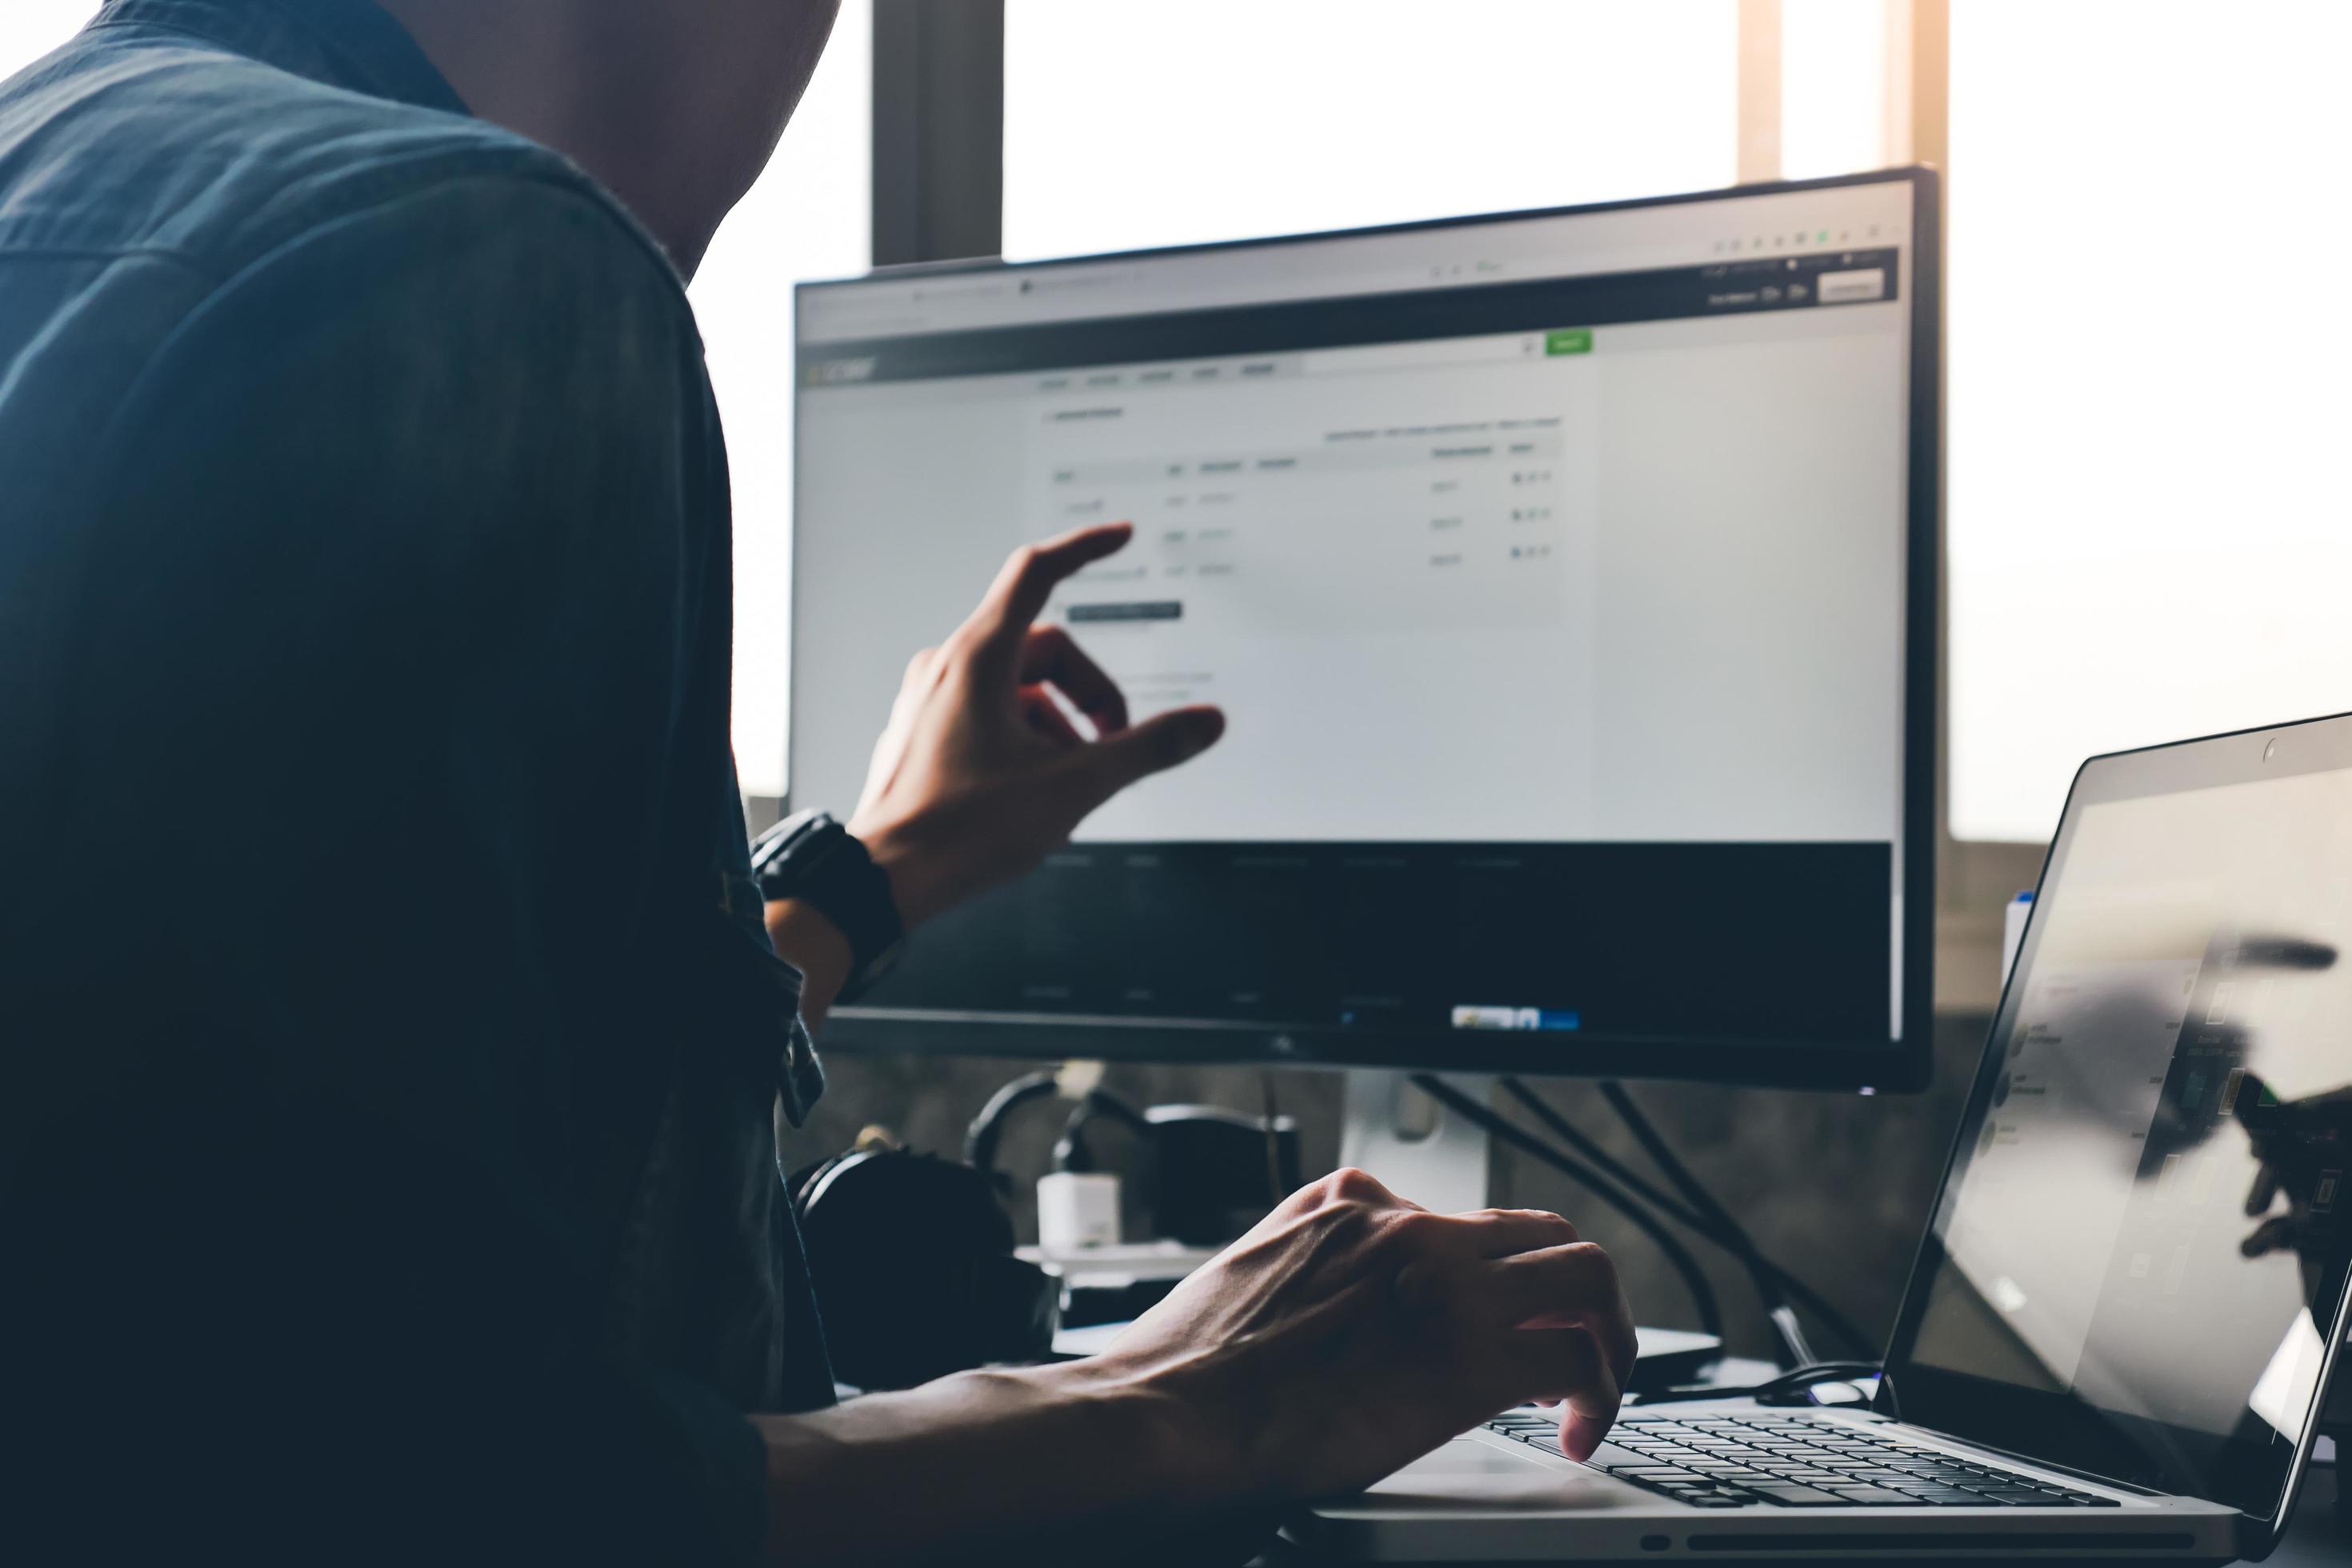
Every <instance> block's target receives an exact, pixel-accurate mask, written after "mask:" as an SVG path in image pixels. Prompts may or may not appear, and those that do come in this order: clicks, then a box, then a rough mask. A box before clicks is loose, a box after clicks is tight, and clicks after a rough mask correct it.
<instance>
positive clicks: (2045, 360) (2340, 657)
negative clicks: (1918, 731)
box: [1948, 0, 2352, 839]
mask: <svg viewBox="0 0 2352 1568" xmlns="http://www.w3.org/2000/svg"><path fill="white" fill-rule="evenodd" d="M2347 52H2352V8H2347V7H2344V6H2340V5H2275V6H2270V5H2225V4H2221V3H2218V0H2200V3H2197V4H2183V5H2168V6H2162V7H2158V6H2150V5H2144V4H2139V3H2137V0H2074V3H2073V4H2070V5H2032V6H2003V5H1954V6H1952V7H1951V56H1950V71H1951V166H1952V178H1951V184H1950V189H1949V198H1948V199H1949V205H1950V219H1951V221H1950V239H1949V244H1948V253H1949V257H1950V267H1949V275H1948V276H1949V292H1948V300H1949V309H1950V314H1949V356H1950V357H1949V376H1950V404H1949V409H1950V448H1949V449H1950V472H1949V480H1950V496H1949V508H1948V535H1949V552H1950V561H1951V579H1950V592H1951V618H1950V627H1951V630H1950V650H1951V651H1950V669H1951V708H1950V735H1951V752H1950V755H1951V763H1950V767H1951V827H1952V831H1953V834H1954V836H1955V837H1959V838H1963V839H2040V838H2046V837H2048V836H2049V834H2050V832H2051V831H2052V829H2053V827H2054V826H2055V825H2056V823H2057V820H2058V814H2059V808H2060V805H2062V803H2063V800H2064V796H2065V792H2066V786H2067V781H2068V779H2069V778H2070V777H2071V776H2072V775H2073V773H2074V768H2075V766H2076V765H2077V764H2078V763H2080V762H2081V761H2082V760H2083V758H2084V757H2085V756H2087V755H2090V754H2091V753H2093V752H2101V751H2107V750H2113V749H2115V748H2117V747H2125V746H2135V745H2141V744H2146V743H2148V742H2159V741H2167V740H2174V739H2179V738H2181V737H2184V736H2189V735H2195V734H2200V733H2209V732H2212V731H2223V730H2234V729H2242V728H2246V727H2249V726H2252V725H2258V724H2265V723H2273V722H2276V721H2284V720H2289V719H2296V718H2308V717H2312V716H2315V715H2317V714H2322V713H2330V712H2336V711H2341V710H2346V709H2352V617H2347V616H2346V614H2345V611H2344V595H2345V588H2346V584H2347V583H2352V507H2347V501H2346V499H2345V495H2346V491H2345V485H2344V478H2343V472H2342V463H2341V456H2340V455H2341V452H2342V449H2343V445H2342V444H2343V440H2344V431H2345V429H2346V427H2347V423H2352V393H2347V387H2346V384H2345V382H2344V379H2343V376H2342V375H2341V374H2340V373H2339V370H2338V367H2337V366H2336V363H2335V357H2336V347H2337V342H2338V341H2339V340H2340V339H2341V337H2342V336H2343V333H2344V330H2345V325H2346V321H2345V307H2344V305H2343V303H2342V300H2341V298H2340V295H2339V292H2338V290H2337V289H2336V285H2335V281H2334V268H2335V266H2336V259H2337V258H2339V257H2341V256H2342V255H2343V254H2345V252H2346V250H2347V243H2352V221H2347V216H2346V211H2345V204H2344V202H2343V199H2342V195H2341V185H2342V177H2341V176H2342V167H2341V165H2342V162H2343V158H2344V154H2345V153H2346V151H2347V134H2346V132H2347V110H2346V109H2345V100H2344V97H2343V93H2342V89H2341V83H2340V81H2339V77H2340V75H2341V62H2342V61H2343V60H2344V58H2346V56H2347Z"/></svg>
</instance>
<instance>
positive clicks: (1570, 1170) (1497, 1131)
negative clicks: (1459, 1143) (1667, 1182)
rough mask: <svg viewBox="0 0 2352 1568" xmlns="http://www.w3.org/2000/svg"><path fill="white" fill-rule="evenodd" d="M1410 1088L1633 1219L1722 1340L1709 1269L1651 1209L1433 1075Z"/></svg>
mask: <svg viewBox="0 0 2352 1568" xmlns="http://www.w3.org/2000/svg"><path fill="white" fill-rule="evenodd" d="M1412 1083H1413V1087H1414V1088H1416V1089H1420V1090H1421V1091H1422V1092H1423V1093H1424V1094H1426V1095H1428V1096H1429V1097H1430V1098H1431V1099H1432V1100H1436V1101H1437V1102H1438V1103H1439V1104H1440V1105H1443V1106H1444V1107H1446V1108H1447V1109H1448V1110H1454V1111H1455V1112H1457V1113H1458V1114H1460V1115H1462V1116H1463V1117H1465V1118H1466V1119H1467V1120H1469V1121H1474V1122H1476V1123H1477V1124H1478V1125H1480V1126H1482V1127H1484V1128H1485V1129H1486V1131H1487V1132H1488V1134H1489V1135H1491V1136H1493V1137H1496V1138H1500V1139H1501V1140H1503V1141H1504V1142H1507V1143H1508V1144H1510V1145H1511V1146H1512V1147H1513V1148H1516V1149H1517V1150H1519V1151H1521V1152H1524V1153H1526V1154H1528V1155H1530V1156H1532V1157H1533V1158H1535V1159H1538V1160H1540V1161H1542V1162H1543V1163H1545V1164H1548V1165H1549V1166H1551V1167H1552V1168H1553V1169H1554V1170H1556V1171H1559V1173H1561V1174H1562V1175H1564V1176H1566V1177H1568V1179H1569V1180H1570V1181H1572V1182H1574V1183H1576V1184H1578V1185H1579V1186H1580V1187H1582V1188H1584V1189H1585V1191H1587V1192H1589V1193H1591V1194H1592V1195H1593V1196H1594V1197H1596V1198H1599V1199H1600V1200H1601V1202H1602V1203H1604V1204H1606V1205H1609V1206H1610V1207H1611V1208H1612V1209H1615V1210H1616V1211H1617V1212H1618V1213H1619V1214H1622V1215H1624V1216H1625V1217H1626V1218H1627V1219H1628V1220H1631V1221H1632V1222H1633V1226H1634V1227H1635V1228H1636V1229H1638V1230H1640V1231H1641V1232H1642V1234H1643V1236H1646V1237H1649V1238H1650V1242H1651V1245H1653V1246H1654V1247H1656V1248H1657V1249H1658V1252H1659V1255H1660V1256H1661V1257H1663V1258H1665V1260H1666V1261H1667V1262H1668V1263H1670V1264H1672V1265H1673V1266H1674V1269H1675V1273H1676V1274H1678V1275H1680V1276H1681V1277H1682V1281H1683V1288H1684V1289H1685V1290H1687V1291H1688V1292H1689V1294H1690V1299H1691V1306H1692V1308H1693V1310H1696V1312H1697V1313H1698V1322H1699V1328H1700V1330H1701V1331H1703V1332H1706V1333H1710V1334H1713V1335H1714V1336H1715V1337H1716V1338H1717V1339H1721V1338H1722V1337H1723V1304H1722V1303H1721V1302H1720V1301H1719V1300H1717V1299H1716V1294H1715V1287H1714V1285H1713V1284H1712V1283H1711V1282H1710V1281H1709V1280H1708V1279H1707V1277H1706V1269H1705V1268H1702V1267H1700V1265H1699V1261H1698V1259H1697V1258H1694V1257H1692V1256H1691V1252H1690V1249H1689V1248H1688V1247H1685V1246H1684V1245H1683V1244H1682V1242H1681V1241H1680V1240H1679V1239H1677V1238H1676V1237H1675V1234H1674V1232H1672V1231H1670V1230H1668V1229H1667V1228H1666V1227H1665V1226H1663V1225H1661V1224H1659V1223H1658V1220H1657V1218H1656V1216H1655V1215H1652V1214H1651V1213H1650V1211H1649V1210H1648V1209H1646V1208H1643V1206H1642V1205H1641V1204H1639V1203H1637V1202H1636V1201H1634V1199H1633V1198H1632V1197H1631V1196H1629V1195H1628V1194H1625V1193H1624V1192H1623V1191H1622V1190H1620V1189H1619V1187H1618V1186H1617V1185H1616V1184H1614V1183H1612V1181H1610V1180H1609V1178H1608V1177H1606V1176H1604V1175H1602V1174H1601V1173H1600V1172H1598V1171H1596V1170H1593V1169H1592V1168H1591V1166H1589V1165H1585V1164H1582V1163H1580V1162H1578V1161H1576V1160H1574V1159H1572V1158H1570V1156H1568V1155H1566V1154H1563V1153H1561V1152H1559V1150H1557V1149H1554V1148H1552V1147H1551V1146H1550V1145H1549V1144H1548V1143H1546V1142H1543V1141H1542V1140H1541V1139H1539V1138H1538V1137H1536V1136H1535V1135H1534V1134H1533V1133H1530V1132H1528V1131H1523V1130H1522V1129H1520V1128H1519V1127H1518V1126H1517V1124H1516V1123H1514V1122H1511V1121H1507V1120H1506V1119H1504V1118H1503V1117H1500V1116H1497V1115H1496V1114H1495V1113H1494V1112H1493V1111H1491V1110H1487V1109H1486V1107H1485V1106H1482V1105H1479V1104H1478V1103H1477V1102H1476V1101H1475V1100H1471V1099H1470V1098H1469V1096H1467V1095H1465V1094H1463V1093H1461V1092H1460V1091H1459V1090H1457V1089H1454V1086H1453V1085H1451V1084H1449V1083H1447V1082H1445V1081H1444V1079H1440V1078H1438V1077H1436V1076H1435V1075H1434V1074H1432V1073H1415V1074H1414V1075H1413V1078H1412Z"/></svg>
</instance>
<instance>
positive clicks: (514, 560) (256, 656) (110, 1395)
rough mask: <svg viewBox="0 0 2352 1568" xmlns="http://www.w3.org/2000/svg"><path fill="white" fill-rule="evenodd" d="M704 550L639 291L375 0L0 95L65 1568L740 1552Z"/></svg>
mask: <svg viewBox="0 0 2352 1568" xmlns="http://www.w3.org/2000/svg"><path fill="white" fill-rule="evenodd" d="M729 605H730V591H729V515H728V496H727V472H726V458H725V454H724V449H723V446H722V442H721V438H720V434H719V420H718V416H717V414H716V411H715V408H714V406H713V404H712V401H711V394H710V387H709V381H708V379H707V377H706V375H705V374H704V370H703V364H702V356H701V345H700V342H699V340H698V336H697V334H696V331H695V326H694V321H693V317H692V314H691V312H690V311H689V310H688V305H687V301H686V297H685V294H684V292H683V289H682V288H681V285H680V282H679V279H678V278H677V274H676V273H675V272H674V271H673V269H672V268H671V267H670V266H669V264H668V262H667V260H666V259H665V258H664V256H663V254H662V253H661V251H660V250H659V249H658V248H657V247H656V245H655V244H654V243H653V242H652V241H651V240H650V239H649V238H648V237H646V235H645V233H644V232H643V231H642V230H641V229H640V228H639V227H638V226H636V224H635V222H633V221H632V219H631V218H630V216H628V214H627V213H626V212H625V211H624V210H623V209H622V208H621V207H620V205H618V204H617V203H616V202H615V201H614V199H613V197H612V196H611V195H608V194H607V193H605V192H604V191H603V190H602V189H600V188H599V187H598V186H597V185H596V184H594V183H593V182H592V181H591V180H590V179H588V178H587V177H586V176H585V175H583V174H582V173H581V172H580V171H579V170H577V169H576V168H574V167H572V165H571V164H569V163H566V162H565V161H563V160H562V158H560V157H558V156H557V155H555V154H554V153H550V152H548V151H546V150H545V149H542V148H540V147H538V146H535V145H532V144H531V143H530V142H525V141H523V140H520V138H517V137H515V136H512V135H510V134H508V133H506V132H502V131H499V130H498V129H496V128H494V127H491V126H489V125H488V124H485V123H484V122H482V121H478V120H476V119H474V118H472V117H471V116H469V115H468V114H467V111H466V108H465V105H464V104H463V103H461V102H460V101H459V100H458V99H457V95H456V94H455V93H454V92H453V91H452V90H451V89H450V88H449V86H448V84H447V83H446V81H444V80H443V79H441V78H440V77H439V76H438V75H437V74H436V71H435V70H434V69H433V68H432V66H431V65H430V64H429V63H428V62H427V60H426V58H425V56H424V54H423V53H422V52H421V51H420V50H419V49H418V48H417V47H415V44H414V43H413V42H412V41H411V40H410V39H409V38H408V37H407V36H406V35H405V34H404V33H403V32H402V31H401V29H400V28H399V27H398V26H397V25H396V24H394V22H393V21H392V19H391V18H390V17H389V16H387V15H386V14H385V13H383V12H381V11H379V10H377V9H375V8H374V7H373V6H372V5H369V4H367V3H366V0H113V3H112V4H110V5H107V6H106V8H105V10H104V11H103V13H102V14H101V15H100V17H99V19H98V21H97V22H96V23H95V25H93V26H91V27H90V29H89V31H87V32H85V33H84V34H82V35H81V37H79V38H78V39H77V40H75V41H74V42H73V43H71V44H69V45H68V47H66V48H65V49H63V50H62V51H60V52H59V53H58V54H56V55H53V56H51V57H50V58H48V59H47V60H45V61H43V62H41V63H40V64H38V65H36V66H35V67H33V68H31V69H30V70H28V71H27V72H26V73H24V74H22V75H20V76H18V77H16V79H13V80H11V81H9V82H7V83H6V84H5V86H0V1162H5V1164H0V1173H5V1180H0V1247H5V1253H0V1275H5V1279H6V1284H5V1287H0V1295H5V1306H0V1312H5V1315H6V1321H5V1333H0V1356H5V1363H6V1364H5V1377H0V1386H5V1390H6V1394H5V1401H6V1410H5V1419H6V1420H7V1421H8V1422H10V1423H11V1424H12V1426H14V1428H15V1429H16V1431H17V1432H18V1434H19V1436H23V1435H25V1434H26V1433H31V1434H34V1435H36V1437H37V1447H38V1448H39V1450H40V1452H41V1454H42V1456H43V1458H42V1459H41V1461H40V1462H39V1463H38V1464H37V1465H36V1466H35V1467H34V1468H31V1469H30V1470H18V1471H17V1472H16V1473H15V1474H14V1475H12V1478H11V1488H10V1489H11V1490H12V1491H15V1492H16V1494H17V1495H18V1496H19V1497H20V1498H32V1499H37V1500H40V1501H41V1502H43V1503H46V1504H47V1509H48V1513H49V1515H50V1522H52V1523H59V1522H64V1523H69V1524H70V1525H71V1526H72V1528H74V1529H75V1530H76V1531H79V1532H81V1534H80V1539H81V1540H82V1541H83V1542H84V1543H85V1544H86V1545H88V1546H89V1555H91V1556H98V1557H111V1556H115V1555H117V1553H116V1552H114V1551H113V1550H112V1548H113V1547H118V1546H119V1547H125V1548H127V1547H129V1546H130V1545H131V1544H132V1543H133V1542H134V1541H142V1542H143V1541H148V1540H149V1539H150V1536H151V1533H152V1539H154V1540H158V1541H162V1542H168V1543H169V1545H170V1546H171V1547H172V1548H173V1555H174V1556H184V1555H191V1554H194V1553H195V1552H198V1551H199V1550H200V1549H202V1548H205V1547H210V1546H218V1545H234V1546H235V1547H236V1548H237V1550H238V1551H239V1552H241V1553H242V1554H244V1555H245V1556H247V1557H253V1556H272V1555H293V1556H301V1557H305V1558H308V1559H310V1560H314V1561H326V1560H343V1561H348V1560H351V1559H352V1558H353V1557H356V1556H367V1555H377V1554H381V1555H383V1556H385V1557H404V1558H408V1559H409V1560H425V1558H428V1557H429V1558H435V1559H446V1557H448V1556H450V1555H453V1554H454V1555H483V1556H496V1555H504V1556H507V1557H508V1558H509V1560H512V1561H532V1562H540V1561H557V1560H562V1559H564V1558H566V1557H569V1556H578V1555H590V1556H598V1557H625V1558H633V1559H635V1560H641V1561H661V1562H697V1561H722V1560H740V1559H741V1558H743V1557H745V1556H747V1555H748V1554H750V1553H751V1552H752V1551H753V1550H754V1549H755V1548H756V1546H757V1544H758V1542H759V1541H760V1539H761V1531H762V1530H763V1528H764V1524H765V1518H766V1514H765V1505H764V1503H763V1501H762V1485H761V1448H760V1446H759V1444H758V1442H757V1439H756V1436H755V1434H754V1433H753V1432H752V1430H751V1426H750V1425H749V1423H747V1422H746V1421H744V1420H743V1419H742V1415H741V1413H742V1412H745V1411H756V1410H778V1409H793V1408H804V1407H807V1406H810V1405H814V1404H817V1403H820V1402H822V1401H824V1400H825V1399H827V1398H828V1397H829V1396H830V1380H829V1378H828V1376H827V1373H826V1371H825V1366H824V1352H823V1345H822V1341H821V1337H820V1336H819V1334H818V1332H817V1327H816V1324H815V1321H814V1313H813V1308H812V1305H811V1301H810V1297H809V1292H808V1288H807V1281H806V1278H805V1269H804V1267H803V1263H802V1261H801V1257H800V1250H799V1246H798V1242H797V1239H796V1237H795V1236H794V1234H793V1228H792V1222H791V1217H790V1213H789V1208H788V1205H786V1204H785V1203H784V1201H783V1194H782V1191H781V1189H780V1184H779V1182H778V1180H777V1176H776V1172H775V1144H774V1135H773V1129H772V1121H771V1115H772V1110H775V1109H777V1108H781V1109H782V1111H783V1113H784V1114H786V1115H788V1116H791V1117H793V1118H797V1117H798V1116H799V1115H801V1114H803V1112H804V1111H805V1110H806V1107H807V1104H808V1101H809V1100H810V1099H811V1098H812V1097H813V1096H814V1093H815V1091H816V1089H817V1088H818V1087H819V1085H820V1082H821V1080H820V1079H819V1078H818V1076H817V1074H816V1072H815V1065H814V1055H813V1054H812V1053H811V1052H810V1050H809V1048H808V1045H807V1037H806V1035H805V1032H804V1031H803V1030H802V1029H801V1028H800V1026H799V1025H798V1022H797V1019H796V1011H797V1001H798V990H797V985H798V980H797V976H795V975H794V974H793V973H792V971H791V970H790V969H789V968H787V967H786V966H784V965H782V963H779V962H778V961H777V960H776V958H775V957H774V955H773V953H772V952H771V951H770V950H769V948H768V944H767V941H766V937H765V935H764V933H763V931H762V930H761V924H760V918H759V912H760V905H759V900H758V897H757V894H756V892H755V891H754V889H752V888H751V886H750V884H749V882H748V880H747V868H746V858H745V848H744V838H743V825H742V818H741V813H740V805H739V803H738V800H737V796H736V794H735V781H734V774H733V766H732V763H731V761H730V755H729V752H728V740H727V735H728V712H727V702H728V688H729V679H728V676H729V640H730V625H729ZM165 1426H168V1435H166V1431H165ZM10 1447H12V1448H14V1449H16V1451H17V1452H20V1453H21V1452H25V1451H26V1450H25V1449H24V1448H23V1447H21V1446H20V1445H16V1444H12V1445H10ZM15 1506H16V1505H14V1504H12V1505H11V1507H12V1509H13V1508H14V1507H15ZM41 1511H42V1510H39V1509H35V1510H33V1515H34V1516H38V1515H39V1514H40V1512H41ZM20 1517H22V1516H20ZM315 1531H328V1532H329V1533H328V1534H327V1535H326V1536H324V1537H321V1536H320V1535H318V1534H316V1533H314V1532H315ZM0 1552H5V1547H0ZM419 1553H422V1554H423V1555H422V1556H420V1555H418V1554H419Z"/></svg>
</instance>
